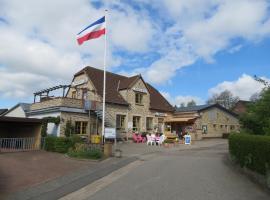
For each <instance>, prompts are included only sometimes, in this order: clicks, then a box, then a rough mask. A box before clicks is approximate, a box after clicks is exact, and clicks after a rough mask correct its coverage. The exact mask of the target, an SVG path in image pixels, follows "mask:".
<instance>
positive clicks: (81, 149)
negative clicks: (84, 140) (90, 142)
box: [67, 143, 103, 160]
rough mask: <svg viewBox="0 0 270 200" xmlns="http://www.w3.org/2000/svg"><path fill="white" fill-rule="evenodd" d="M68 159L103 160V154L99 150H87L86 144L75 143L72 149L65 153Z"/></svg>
mask: <svg viewBox="0 0 270 200" xmlns="http://www.w3.org/2000/svg"><path fill="white" fill-rule="evenodd" d="M67 155H68V156H69V157H73V158H79V159H93V160H99V159H101V158H103V153H102V151H101V150H99V149H91V148H88V146H87V145H86V144H81V143H77V144H75V145H74V148H70V149H69V150H68V152H67Z"/></svg>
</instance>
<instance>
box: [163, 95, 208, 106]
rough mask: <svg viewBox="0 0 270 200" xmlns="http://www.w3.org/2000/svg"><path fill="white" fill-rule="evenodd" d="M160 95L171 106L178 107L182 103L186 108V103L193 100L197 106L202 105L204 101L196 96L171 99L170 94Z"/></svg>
mask: <svg viewBox="0 0 270 200" xmlns="http://www.w3.org/2000/svg"><path fill="white" fill-rule="evenodd" d="M161 94H162V95H163V96H164V97H165V98H166V99H167V100H168V101H169V102H170V103H171V104H172V105H177V106H180V105H181V104H182V103H184V105H185V106H186V105H187V103H188V102H190V101H192V100H194V101H195V102H196V104H197V105H201V104H203V103H204V101H203V100H202V99H201V98H200V97H197V96H190V95H187V96H181V95H177V96H175V97H172V96H171V94H170V93H168V92H161Z"/></svg>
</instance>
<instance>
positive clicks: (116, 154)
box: [114, 149, 122, 158]
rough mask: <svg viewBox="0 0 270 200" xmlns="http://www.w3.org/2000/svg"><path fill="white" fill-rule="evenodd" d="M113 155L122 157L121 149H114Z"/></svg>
mask: <svg viewBox="0 0 270 200" xmlns="http://www.w3.org/2000/svg"><path fill="white" fill-rule="evenodd" d="M114 156H115V157H116V158H121V157H122V151H121V150H120V149H116V150H115V152H114Z"/></svg>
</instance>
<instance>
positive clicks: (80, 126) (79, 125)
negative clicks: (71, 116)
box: [75, 122, 87, 134]
mask: <svg viewBox="0 0 270 200" xmlns="http://www.w3.org/2000/svg"><path fill="white" fill-rule="evenodd" d="M86 127H87V122H75V134H86Z"/></svg>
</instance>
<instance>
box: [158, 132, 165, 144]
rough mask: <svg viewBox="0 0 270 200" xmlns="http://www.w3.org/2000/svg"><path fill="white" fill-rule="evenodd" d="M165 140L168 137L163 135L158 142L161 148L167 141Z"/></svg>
mask: <svg viewBox="0 0 270 200" xmlns="http://www.w3.org/2000/svg"><path fill="white" fill-rule="evenodd" d="M165 139H166V136H165V135H164V134H163V135H161V136H160V137H159V140H158V145H159V146H161V145H162V144H163V142H164V141H165Z"/></svg>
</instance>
